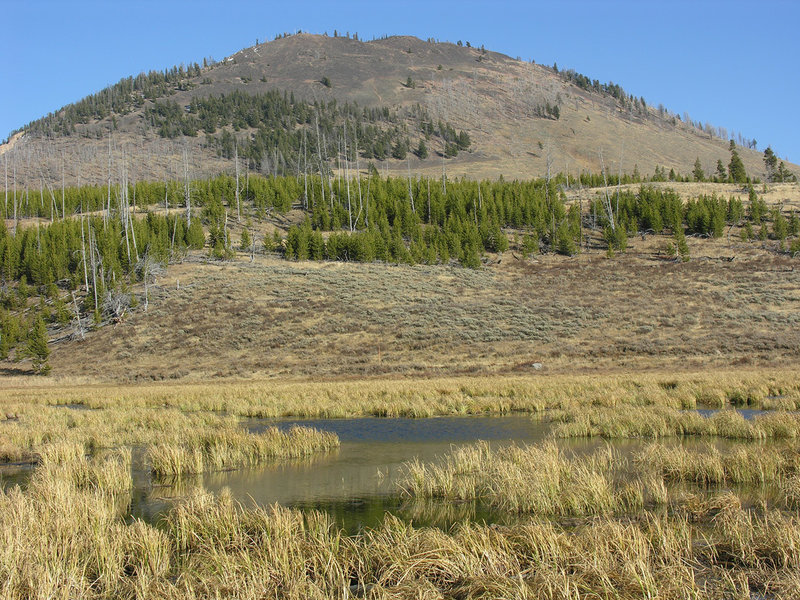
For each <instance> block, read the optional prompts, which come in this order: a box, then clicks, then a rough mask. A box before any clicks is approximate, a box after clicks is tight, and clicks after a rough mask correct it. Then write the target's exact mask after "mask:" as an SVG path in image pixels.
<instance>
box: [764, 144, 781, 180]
mask: <svg viewBox="0 0 800 600" xmlns="http://www.w3.org/2000/svg"><path fill="white" fill-rule="evenodd" d="M764 166H765V167H766V169H767V181H774V177H775V175H776V173H775V171H776V169H777V168H778V157H777V156H775V153H774V152H773V151H772V148H770V147H769V146H767V149H766V150H764Z"/></svg>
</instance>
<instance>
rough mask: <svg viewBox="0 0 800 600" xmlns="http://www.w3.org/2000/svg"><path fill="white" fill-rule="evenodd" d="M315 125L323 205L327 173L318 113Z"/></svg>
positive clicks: (323, 202) (323, 203) (323, 204)
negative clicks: (320, 139)
mask: <svg viewBox="0 0 800 600" xmlns="http://www.w3.org/2000/svg"><path fill="white" fill-rule="evenodd" d="M314 126H315V127H316V131H317V159H318V160H319V182H320V184H321V185H320V187H321V188H322V206H325V173H323V167H322V164H323V163H322V148H321V147H320V145H319V115H317V117H316V120H315V121H314Z"/></svg>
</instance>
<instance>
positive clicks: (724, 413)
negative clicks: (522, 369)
mask: <svg viewBox="0 0 800 600" xmlns="http://www.w3.org/2000/svg"><path fill="white" fill-rule="evenodd" d="M548 418H549V420H550V421H551V422H553V423H554V424H555V425H554V427H553V434H554V435H555V436H556V437H561V438H568V437H602V438H607V439H619V438H662V437H673V436H689V435H697V436H717V437H723V438H732V439H748V440H764V439H796V438H797V437H798V435H800V415H798V414H797V413H787V412H774V413H764V414H761V415H757V416H756V417H755V418H754V419H752V420H747V419H745V418H744V417H743V416H742V414H741V413H739V412H738V411H736V410H733V409H728V410H720V411H718V412H716V413H714V414H713V415H711V416H710V417H704V416H702V415H701V414H699V413H697V412H694V411H682V410H678V409H675V408H671V407H668V406H648V407H639V406H632V407H626V409H625V410H619V409H615V408H603V407H591V408H586V407H572V408H571V409H567V410H559V411H555V412H553V413H550V414H549V415H548Z"/></svg>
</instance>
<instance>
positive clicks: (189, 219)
mask: <svg viewBox="0 0 800 600" xmlns="http://www.w3.org/2000/svg"><path fill="white" fill-rule="evenodd" d="M183 185H184V190H183V195H184V199H185V201H186V226H187V227H189V226H191V224H192V198H191V192H190V190H189V155H188V153H187V152H186V146H184V147H183Z"/></svg>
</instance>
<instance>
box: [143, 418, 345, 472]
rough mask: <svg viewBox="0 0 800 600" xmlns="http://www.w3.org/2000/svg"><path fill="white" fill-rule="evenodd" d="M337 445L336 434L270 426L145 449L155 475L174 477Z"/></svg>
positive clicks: (215, 433) (211, 433)
mask: <svg viewBox="0 0 800 600" xmlns="http://www.w3.org/2000/svg"><path fill="white" fill-rule="evenodd" d="M338 446H339V438H338V437H337V436H336V434H335V433H330V432H326V431H317V430H316V429H312V428H310V427H292V428H291V429H289V430H288V431H281V430H279V429H278V428H276V427H270V428H268V429H267V430H265V431H264V432H262V433H256V434H251V433H247V432H246V431H243V430H241V429H226V430H222V431H206V432H201V433H200V434H198V435H194V436H190V437H189V439H188V440H187V439H184V440H183V441H181V442H178V443H159V444H155V445H153V446H151V447H150V448H149V449H148V457H149V460H150V465H151V469H152V472H153V474H154V475H156V476H160V477H164V476H176V475H184V474H190V473H204V472H206V471H222V470H225V469H235V468H239V467H247V466H252V465H256V464H259V463H261V462H263V461H265V460H269V459H274V458H297V457H301V456H308V455H310V454H314V453H317V452H327V451H329V450H332V449H333V448H337V447H338Z"/></svg>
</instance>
